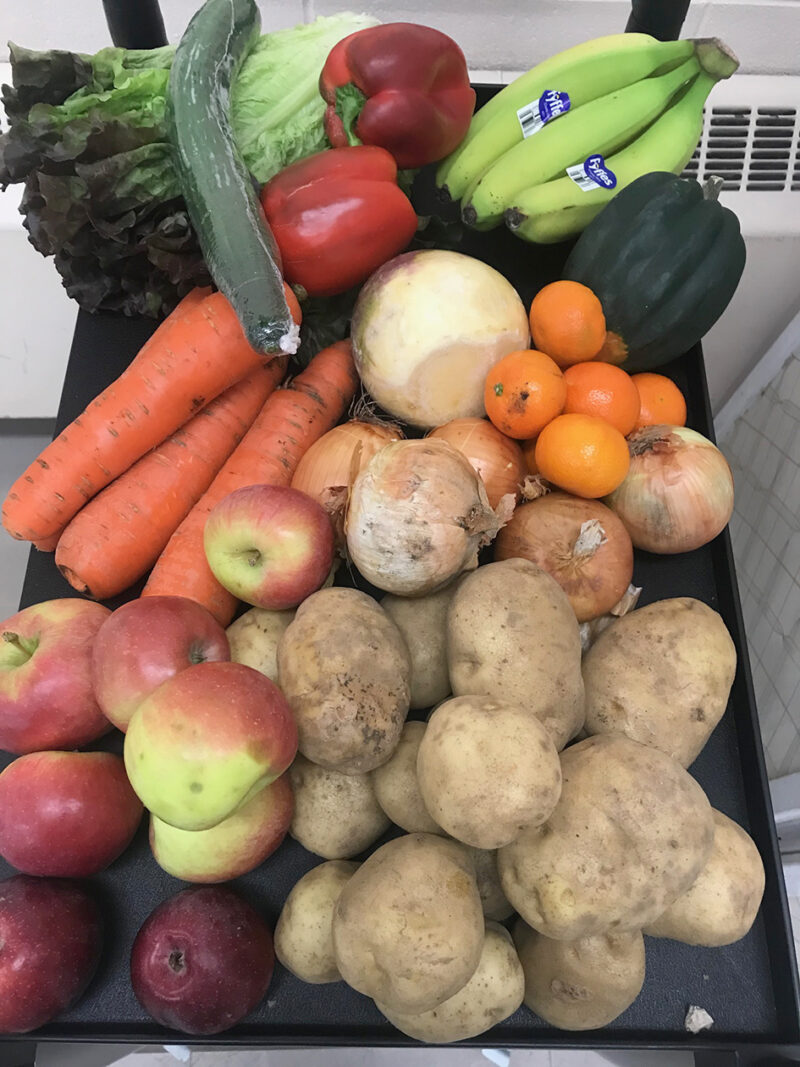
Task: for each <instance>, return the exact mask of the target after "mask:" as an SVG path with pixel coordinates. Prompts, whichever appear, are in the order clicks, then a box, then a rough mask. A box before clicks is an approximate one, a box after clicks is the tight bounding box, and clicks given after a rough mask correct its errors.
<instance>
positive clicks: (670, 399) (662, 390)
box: [631, 373, 686, 430]
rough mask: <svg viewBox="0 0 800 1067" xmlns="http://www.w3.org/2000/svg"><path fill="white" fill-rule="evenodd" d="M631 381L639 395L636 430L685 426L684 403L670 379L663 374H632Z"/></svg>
mask: <svg viewBox="0 0 800 1067" xmlns="http://www.w3.org/2000/svg"><path fill="white" fill-rule="evenodd" d="M631 381H632V382H633V384H634V385H635V386H636V389H637V391H638V393H639V402H640V409H639V418H638V419H637V420H636V429H637V430H638V429H641V427H642V426H661V425H662V423H663V424H665V425H667V426H685V425H686V401H685V399H684V397H683V393H682V392H681V391H680V389H679V388H678V387H677V385H676V384H675V382H673V381H672V379H671V378H667V377H665V376H664V375H663V374H649V373H646V374H634V375H632V377H631Z"/></svg>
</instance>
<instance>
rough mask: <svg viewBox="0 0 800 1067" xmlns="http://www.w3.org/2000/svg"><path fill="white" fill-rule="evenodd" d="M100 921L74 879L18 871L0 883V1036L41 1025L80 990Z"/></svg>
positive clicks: (87, 977)
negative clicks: (31, 876) (66, 879)
mask: <svg viewBox="0 0 800 1067" xmlns="http://www.w3.org/2000/svg"><path fill="white" fill-rule="evenodd" d="M101 938H102V920H101V917H100V911H99V909H98V907H97V904H96V902H95V900H94V898H93V897H92V896H90V894H89V893H88V892H87V890H86V889H84V887H83V886H81V885H79V884H78V883H76V882H66V881H62V880H60V879H54V878H30V877H28V876H27V875H25V874H18V875H16V876H15V877H14V878H8V879H7V880H6V881H5V882H0V1034H23V1033H27V1031H28V1030H35V1029H36V1028H37V1027H39V1026H44V1024H45V1023H46V1022H49V1021H50V1020H51V1019H52V1018H54V1017H55V1016H56V1015H58V1014H60V1013H61V1012H62V1011H64V1010H65V1009H66V1008H68V1007H69V1006H70V1004H72V1003H74V1002H75V1001H76V1000H77V999H78V997H79V996H80V995H81V994H82V993H83V991H84V989H86V987H87V985H88V984H89V982H90V981H91V978H92V975H93V974H94V972H95V969H96V967H97V962H98V960H99V959H100V948H101Z"/></svg>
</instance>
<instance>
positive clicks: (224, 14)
mask: <svg viewBox="0 0 800 1067" xmlns="http://www.w3.org/2000/svg"><path fill="white" fill-rule="evenodd" d="M260 29H261V16H260V14H259V10H258V6H257V4H256V2H255V0H206V3H205V4H204V5H203V7H201V8H200V10H199V11H198V12H197V13H196V14H195V16H194V17H193V18H192V20H191V22H190V23H189V25H188V27H187V28H186V32H185V33H184V35H183V37H182V38H181V41H180V44H179V45H178V48H177V51H176V52H175V59H174V60H173V63H172V69H171V71H170V76H169V87H168V93H167V101H168V109H167V124H168V125H167V128H168V130H169V137H170V141H171V144H172V148H173V155H174V158H175V166H176V169H177V172H178V176H179V179H180V183H181V189H182V191H183V195H184V198H185V200H186V206H187V208H188V210H189V217H190V219H191V220H192V224H193V226H194V228H195V230H196V231H197V236H198V240H199V242H200V247H201V248H202V250H203V255H204V256H205V260H206V263H207V265H208V269H209V271H210V273H211V276H212V278H213V279H214V281H215V283H216V284H217V286H218V287H219V289H220V290H221V291H222V292H223V293H224V294H225V296H227V298H228V299H229V300H230V302H231V304H232V306H233V309H234V311H235V312H236V314H237V316H238V318H239V321H240V322H241V324H242V328H243V329H244V332H245V334H246V336H247V339H248V341H249V342H250V344H251V345H252V346H253V348H255V349H256V350H257V351H259V352H264V353H265V354H274V353H276V352H281V351H283V352H287V351H294V347H292V344H291V341H289V338H292V337H294V336H295V335H296V332H297V331H296V327H294V324H293V322H292V317H291V314H290V312H289V308H288V305H287V303H286V296H285V294H284V290H283V278H282V276H281V271H280V255H279V253H278V250H277V246H276V244H275V240H274V238H273V236H272V233H271V232H270V230H269V227H268V225H267V222H266V219H265V218H264V213H263V211H262V209H261V205H260V203H259V200H258V196H257V195H256V191H255V189H254V186H253V181H252V178H251V176H250V174H249V173H248V171H247V168H246V167H245V165H244V163H243V161H242V159H241V157H240V155H239V153H238V151H237V149H236V144H235V142H234V138H233V129H232V126H231V121H230V91H231V85H232V83H233V81H234V80H235V78H236V75H237V74H238V72H239V69H240V67H241V65H242V63H243V61H244V59H245V58H246V56H247V55H248V53H249V51H250V49H251V48H252V47H253V45H254V44H255V42H256V40H257V39H258V35H259V32H260ZM295 347H296V344H295Z"/></svg>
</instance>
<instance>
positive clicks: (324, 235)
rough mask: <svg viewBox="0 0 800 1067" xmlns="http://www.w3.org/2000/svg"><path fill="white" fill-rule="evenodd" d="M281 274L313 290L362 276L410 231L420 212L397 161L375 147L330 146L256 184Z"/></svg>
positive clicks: (327, 290)
mask: <svg viewBox="0 0 800 1067" xmlns="http://www.w3.org/2000/svg"><path fill="white" fill-rule="evenodd" d="M261 204H262V206H263V208H264V213H265V214H266V216H267V220H268V222H269V225H270V229H271V230H272V233H273V235H274V237H275V240H276V241H277V243H278V248H279V249H280V252H281V258H282V260H283V276H284V278H285V279H286V280H287V281H288V282H289V283H290V284H293V285H302V287H303V288H304V289H305V290H306V292H307V293H308V294H309V295H310V296H334V295H335V294H336V293H343V292H344V291H345V290H346V289H349V288H350V287H351V286H353V285H357V284H358V283H359V282H362V281H364V279H365V278H367V277H368V276H369V275H370V274H372V272H373V271H374V270H375V269H376V268H377V267H380V266H381V264H382V263H385V262H386V261H387V260H388V259H391V258H392V257H393V256H395V255H397V253H398V252H401V251H402V250H403V249H404V248H405V247H406V245H407V244H408V243H409V241H410V240H411V238H412V237H413V236H414V232H415V231H416V228H417V215H416V212H415V211H414V208H413V207H412V206H411V201H410V200H409V199H408V197H407V196H406V195H405V193H403V192H402V191H401V189H400V188H399V187H398V185H397V164H396V163H395V161H394V159H392V157H391V155H390V154H389V153H388V152H387V151H386V150H385V149H383V148H378V147H376V146H374V145H361V146H358V147H348V148H332V149H329V150H328V151H326V152H318V153H317V154H316V155H313V156H309V157H308V158H307V159H301V160H299V161H298V162H297V163H292V164H290V166H288V167H286V168H285V169H284V170H282V171H280V173H279V174H276V175H275V177H274V178H272V179H270V181H268V182H267V184H266V185H265V186H264V187H263V188H262V190H261Z"/></svg>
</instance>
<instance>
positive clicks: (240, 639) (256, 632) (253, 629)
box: [226, 608, 294, 682]
mask: <svg viewBox="0 0 800 1067" xmlns="http://www.w3.org/2000/svg"><path fill="white" fill-rule="evenodd" d="M293 618H294V610H292V611H266V610H265V609H264V608H250V610H249V611H246V612H245V613H244V615H240V616H239V618H238V619H236V620H235V621H234V622H232V623H231V624H230V626H229V627H228V629H227V631H226V633H227V635H228V641H229V643H230V646H231V659H232V660H233V662H234V663H244V664H245V666H246V667H253V668H254V670H257V671H261V673H262V674H266V676H267V678H269V680H270V681H271V682H277V680H278V642H279V641H280V639H281V638H282V637H283V634H284V632H285V630H286V627H287V626H288V625H289V623H290V622H291V621H292V619H293Z"/></svg>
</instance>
